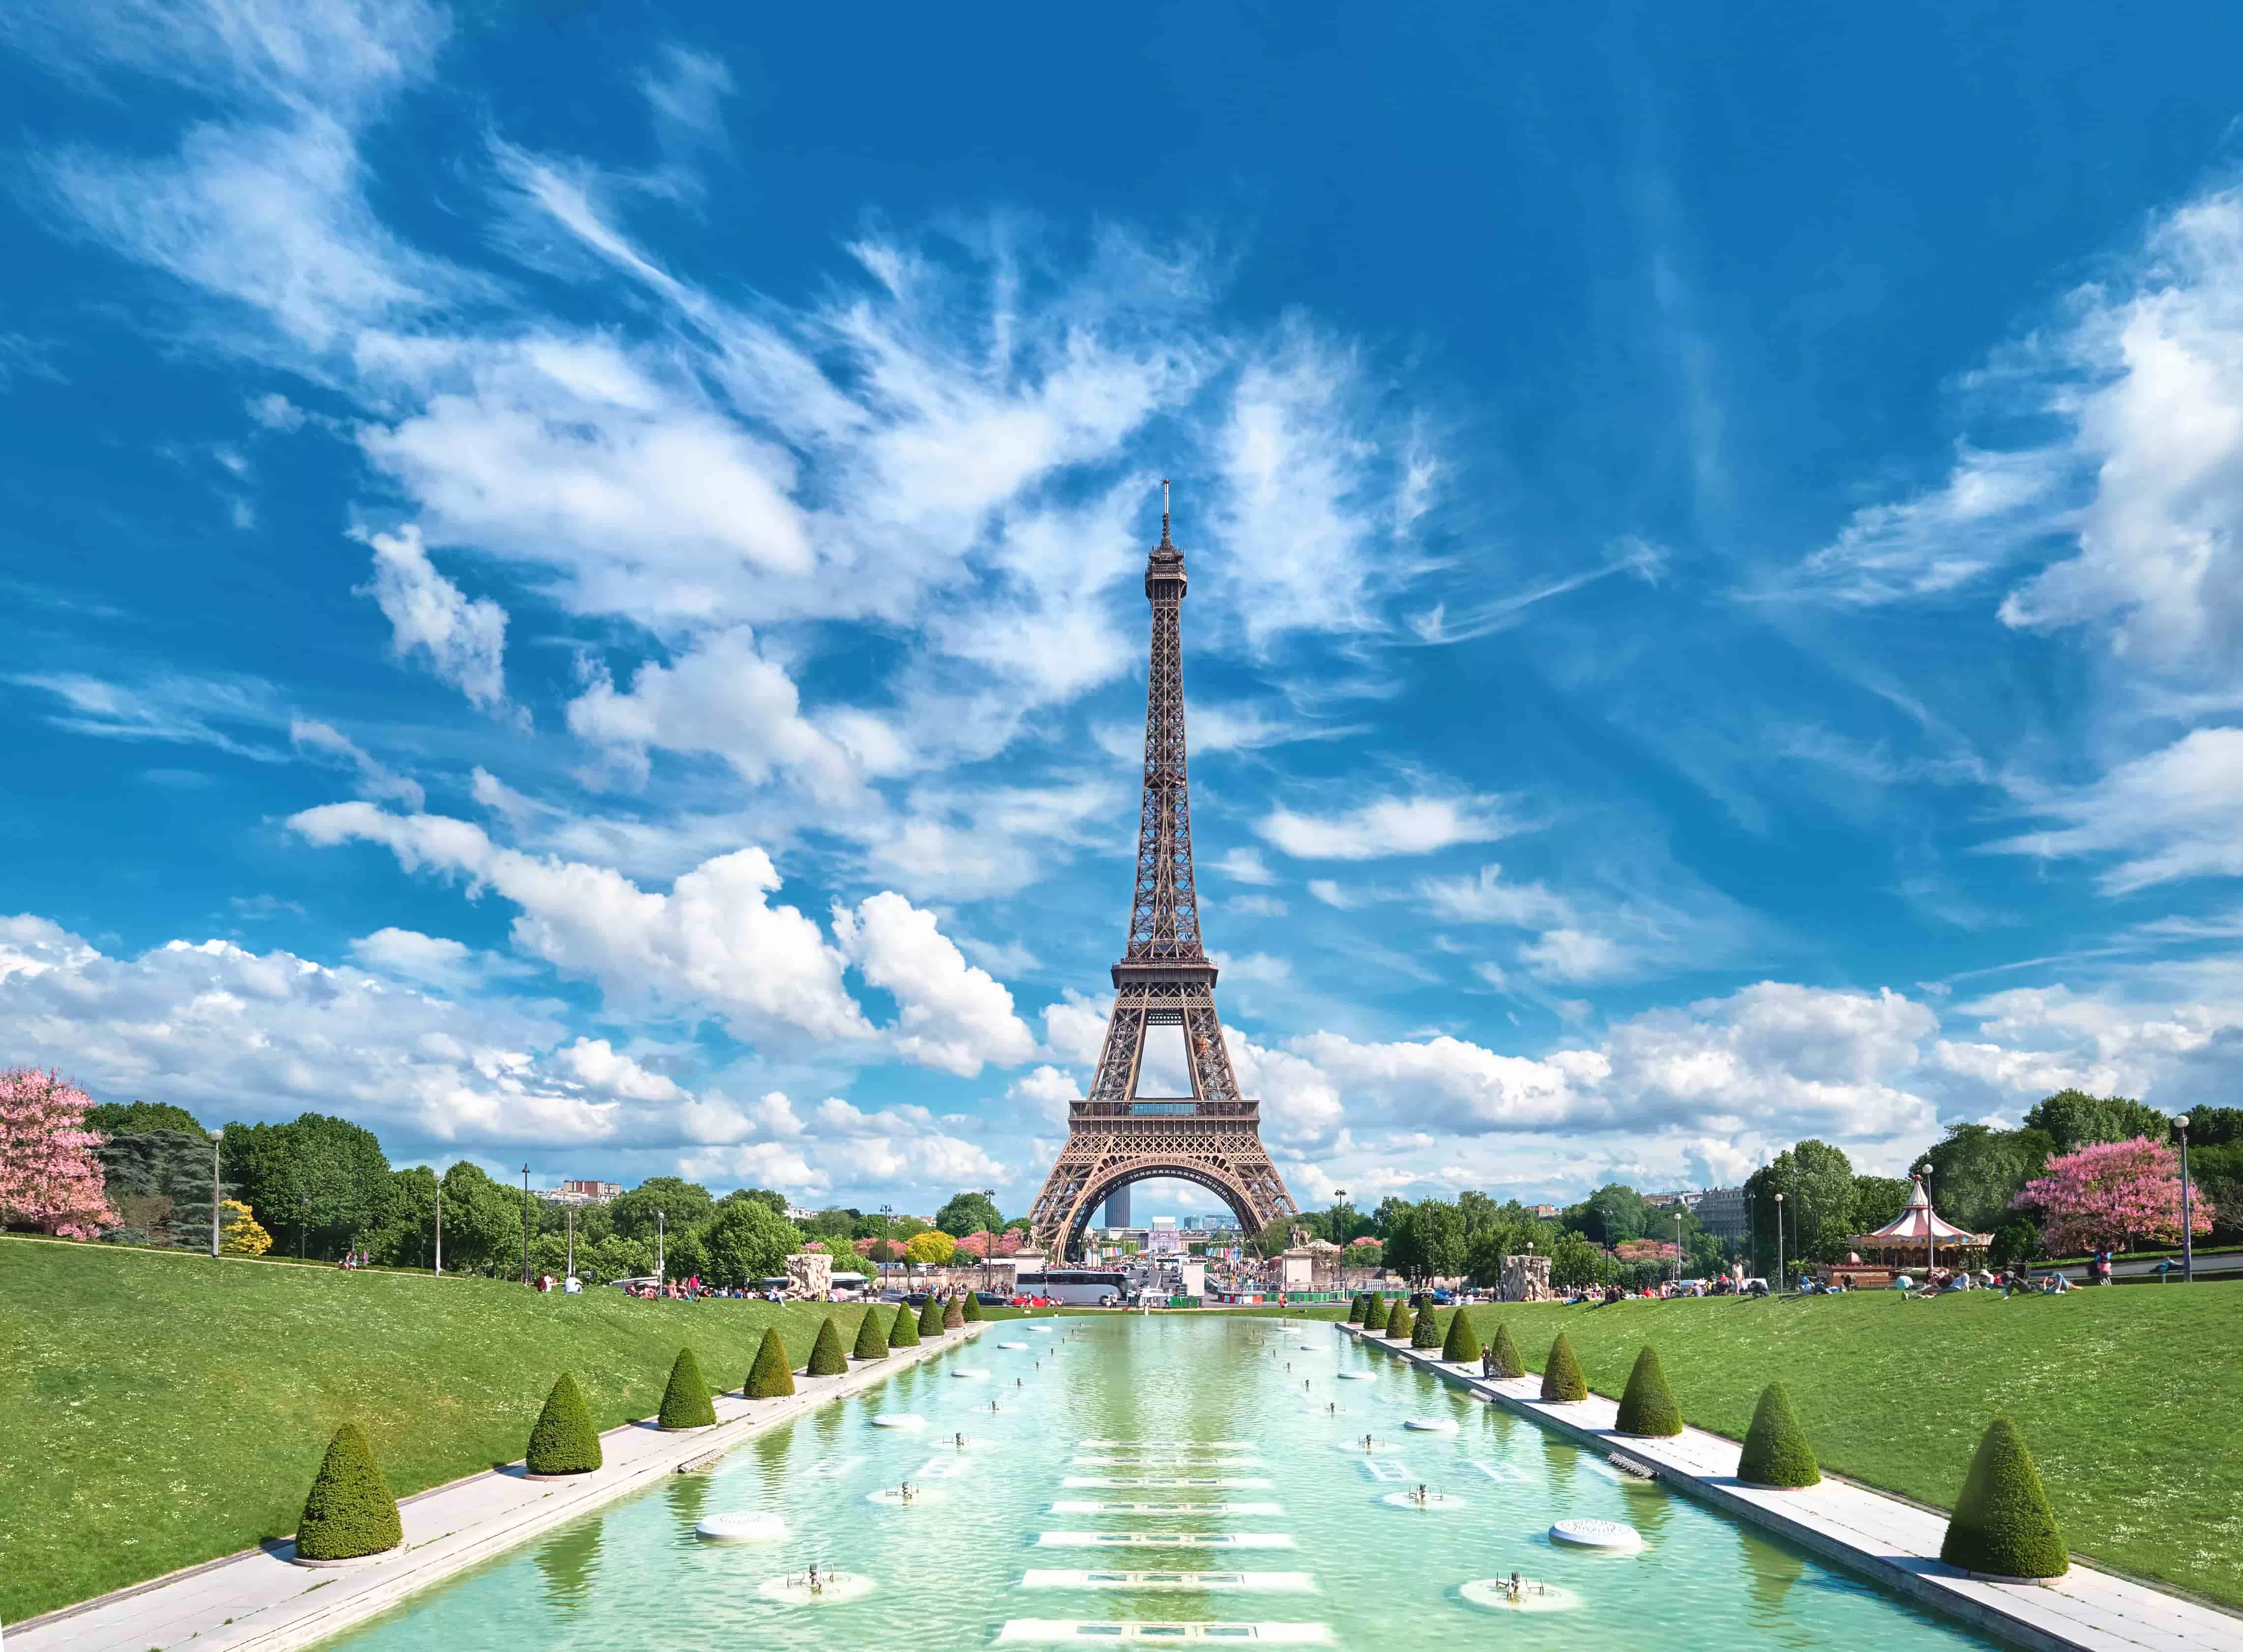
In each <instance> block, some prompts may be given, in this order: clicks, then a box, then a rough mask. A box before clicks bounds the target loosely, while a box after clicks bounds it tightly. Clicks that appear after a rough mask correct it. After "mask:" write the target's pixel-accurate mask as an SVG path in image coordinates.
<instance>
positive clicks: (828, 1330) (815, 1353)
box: [804, 1313, 849, 1377]
mask: <svg viewBox="0 0 2243 1652" xmlns="http://www.w3.org/2000/svg"><path fill="white" fill-rule="evenodd" d="M848 1369H849V1356H848V1355H847V1354H845V1353H844V1352H842V1351H841V1327H840V1326H839V1325H836V1324H834V1323H833V1316H832V1314H830V1313H829V1314H827V1315H826V1316H825V1324H824V1325H820V1326H818V1340H817V1341H815V1342H813V1343H812V1344H811V1345H810V1365H809V1368H808V1370H807V1371H806V1372H805V1373H804V1374H805V1376H812V1377H839V1376H841V1375H842V1374H844V1373H845V1372H847V1370H848Z"/></svg>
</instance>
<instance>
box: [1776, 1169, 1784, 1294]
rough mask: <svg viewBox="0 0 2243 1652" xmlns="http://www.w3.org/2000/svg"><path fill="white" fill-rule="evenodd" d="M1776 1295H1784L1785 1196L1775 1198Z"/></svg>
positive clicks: (1779, 1195)
mask: <svg viewBox="0 0 2243 1652" xmlns="http://www.w3.org/2000/svg"><path fill="white" fill-rule="evenodd" d="M1775 1293H1776V1295H1778V1296H1782V1294H1783V1195H1782V1194H1781V1193H1779V1194H1777V1195H1776V1196H1775Z"/></svg>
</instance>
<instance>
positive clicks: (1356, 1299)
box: [1347, 1291, 1369, 1325]
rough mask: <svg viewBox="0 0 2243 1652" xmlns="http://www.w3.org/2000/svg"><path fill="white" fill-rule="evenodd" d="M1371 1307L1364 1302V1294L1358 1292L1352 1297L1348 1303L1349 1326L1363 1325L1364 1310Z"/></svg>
mask: <svg viewBox="0 0 2243 1652" xmlns="http://www.w3.org/2000/svg"><path fill="white" fill-rule="evenodd" d="M1368 1306H1369V1304H1368V1303H1366V1302H1365V1301H1364V1296H1363V1292H1362V1291H1357V1292H1356V1293H1355V1294H1354V1295H1353V1296H1352V1297H1350V1298H1348V1303H1347V1322H1348V1324H1350V1325H1361V1324H1362V1323H1363V1311H1364V1308H1366V1307H1368Z"/></svg>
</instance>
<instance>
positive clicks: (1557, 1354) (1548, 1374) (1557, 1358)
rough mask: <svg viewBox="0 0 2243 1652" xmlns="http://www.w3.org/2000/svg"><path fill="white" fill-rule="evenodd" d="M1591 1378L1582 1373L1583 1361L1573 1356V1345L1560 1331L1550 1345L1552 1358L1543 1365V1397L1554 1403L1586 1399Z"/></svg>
mask: <svg viewBox="0 0 2243 1652" xmlns="http://www.w3.org/2000/svg"><path fill="white" fill-rule="evenodd" d="M1588 1397H1589V1379H1587V1378H1586V1377H1584V1376H1583V1375H1581V1362H1580V1360H1578V1359H1574V1358H1573V1344H1572V1343H1570V1342H1568V1341H1566V1333H1565V1332H1562V1331H1560V1332H1559V1333H1558V1340H1557V1341H1555V1342H1553V1343H1552V1344H1551V1345H1550V1358H1549V1359H1547V1360H1546V1361H1545V1362H1544V1363H1543V1366H1542V1398H1543V1399H1546V1400H1549V1401H1551V1402H1553V1403H1556V1404H1562V1403H1564V1402H1566V1401H1567V1400H1573V1399H1587V1398H1588Z"/></svg>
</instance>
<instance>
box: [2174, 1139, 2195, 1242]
mask: <svg viewBox="0 0 2243 1652" xmlns="http://www.w3.org/2000/svg"><path fill="white" fill-rule="evenodd" d="M2173 1134H2174V1135H2176V1136H2179V1137H2180V1279H2181V1283H2182V1284H2183V1285H2193V1284H2195V1283H2196V1239H2195V1237H2194V1235H2193V1234H2192V1231H2191V1225H2192V1224H2191V1217H2192V1216H2193V1214H2194V1212H2193V1211H2192V1210H2190V1208H2189V1185H2188V1115H2187V1114H2186V1113H2183V1114H2181V1115H2180V1116H2178V1117H2177V1118H2175V1119H2174V1120H2173Z"/></svg>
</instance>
